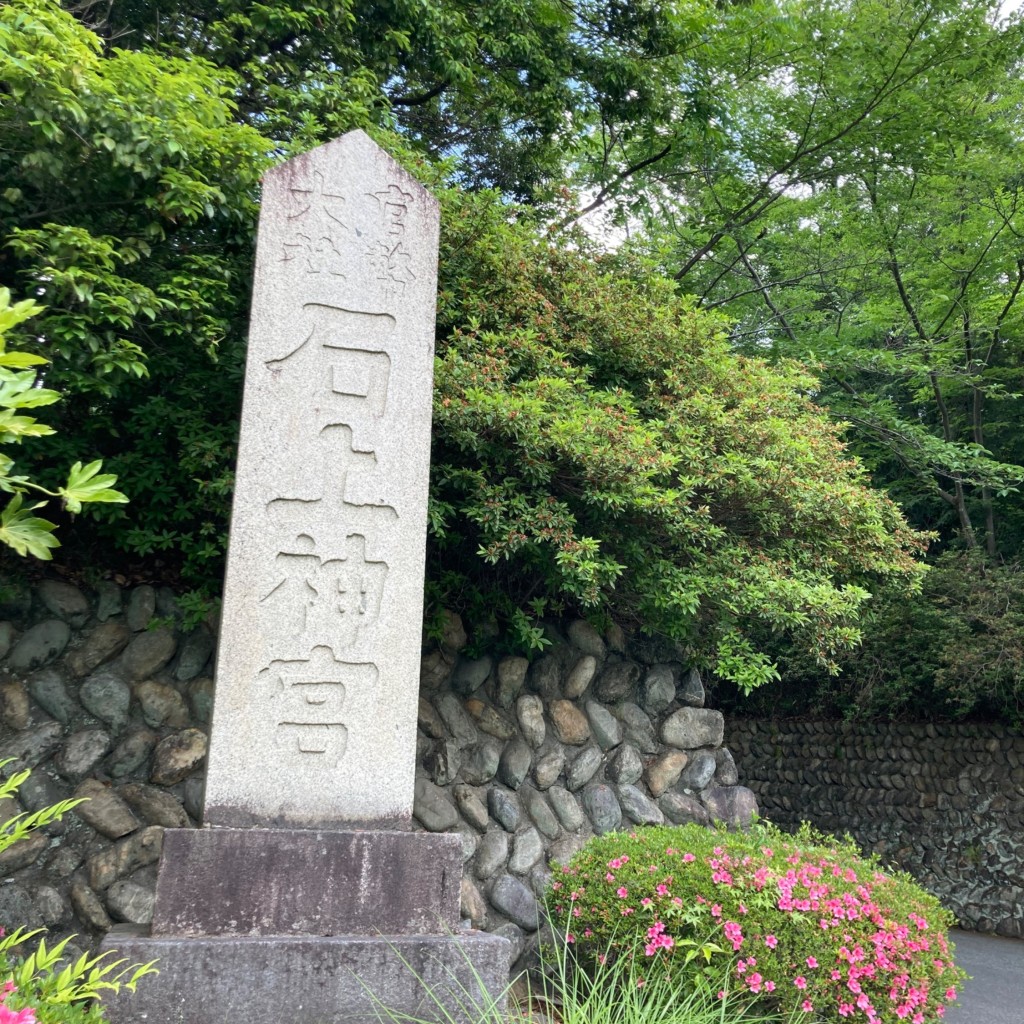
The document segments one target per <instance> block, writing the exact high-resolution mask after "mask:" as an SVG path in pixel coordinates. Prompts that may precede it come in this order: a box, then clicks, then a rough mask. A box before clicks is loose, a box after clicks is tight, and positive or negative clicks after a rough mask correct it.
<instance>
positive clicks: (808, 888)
mask: <svg viewBox="0 0 1024 1024" xmlns="http://www.w3.org/2000/svg"><path fill="white" fill-rule="evenodd" d="M551 895H552V899H551V904H552V911H553V917H554V920H555V922H556V923H557V924H558V925H559V926H560V927H562V926H564V927H565V928H567V929H568V930H569V931H570V933H571V934H570V935H569V938H570V941H571V942H572V943H573V946H574V948H575V949H576V950H577V955H578V956H579V957H580V958H581V960H582V961H583V962H584V963H586V962H589V963H594V962H597V961H600V959H601V958H603V957H605V956H606V955H607V954H608V953H609V952H611V953H612V954H613V955H616V956H622V955H625V956H627V957H632V958H634V959H638V958H640V957H643V958H644V959H645V960H647V961H648V962H650V963H651V965H652V969H653V968H654V967H655V965H657V966H658V967H664V968H666V969H667V970H669V971H670V972H672V973H673V974H675V973H676V972H678V974H679V976H680V977H681V978H686V977H697V976H699V975H700V974H701V973H702V972H705V971H706V970H707V969H708V968H706V967H705V966H704V961H703V959H702V958H699V957H697V958H695V957H694V956H693V955H692V954H693V951H694V948H695V947H694V945H693V943H694V942H697V943H699V944H705V945H706V944H707V939H708V937H709V936H710V937H711V939H712V941H713V942H714V944H716V945H718V946H720V947H722V948H724V949H726V950H729V951H731V952H732V953H733V954H734V955H735V957H736V958H737V959H736V961H735V964H734V966H733V967H732V972H733V974H734V978H735V981H734V984H737V985H739V986H742V987H745V988H746V989H747V991H748V992H749V993H750V994H751V995H753V996H756V997H758V998H760V999H761V1000H763V1001H764V1003H765V1004H767V1005H769V1006H773V1007H776V1008H778V1009H779V1010H781V1011H782V1012H786V1013H797V1014H799V1013H806V1014H808V1015H809V1016H808V1019H811V1020H823V1021H841V1020H844V1019H847V1020H854V1021H855V1020H867V1021H868V1022H879V1024H884V1022H896V1021H901V1020H908V1021H911V1022H912V1024H923V1022H924V1021H933V1020H935V1019H937V1018H938V1017H941V1016H942V1015H943V1013H944V1012H945V1005H946V1003H947V1002H948V1001H949V1000H951V999H953V998H955V995H956V990H957V987H958V986H959V985H960V983H961V982H962V980H963V978H964V974H963V972H962V971H961V970H960V969H959V968H957V967H956V966H955V965H954V963H953V957H952V953H953V950H952V946H951V945H950V944H949V942H948V941H947V937H946V932H947V929H948V928H949V926H950V924H951V923H952V915H951V914H950V913H949V912H948V911H946V910H944V909H943V908H942V907H941V906H940V905H939V903H938V901H937V900H936V899H935V898H934V897H932V896H930V895H929V894H927V893H925V892H924V891H923V890H922V889H921V888H919V887H918V886H917V885H916V883H914V881H913V880H912V879H911V878H910V877H909V876H908V875H905V874H901V873H891V872H885V871H883V870H882V869H881V867H880V865H879V863H878V861H877V858H874V857H869V858H865V857H862V856H861V855H860V854H859V853H858V851H857V849H856V847H854V846H853V844H852V843H851V842H848V841H847V842H843V843H840V842H837V841H835V840H832V839H831V838H829V837H825V836H821V835H818V834H815V833H813V832H812V831H811V830H810V829H809V828H808V827H806V826H805V827H804V829H802V830H801V831H800V833H798V834H797V835H796V836H788V835H786V834H785V833H782V832H780V831H779V830H777V829H775V828H773V827H771V826H767V825H757V826H755V827H754V828H752V829H751V830H750V831H749V832H745V833H733V832H724V831H712V830H708V829H704V828H702V827H700V826H697V825H687V826H684V827H681V828H678V827H677V828H672V827H657V828H649V829H644V830H642V831H638V832H632V833H629V834H626V833H611V834H608V835H605V836H601V837H599V838H597V839H594V840H592V841H591V842H590V843H588V844H587V846H586V847H585V848H584V849H583V850H582V851H581V852H580V853H579V854H577V855H576V857H574V858H573V860H572V861H571V862H570V863H569V864H568V865H566V866H565V867H564V868H563V869H562V874H561V875H560V876H559V875H557V874H556V876H555V880H554V881H553V882H552V894H551Z"/></svg>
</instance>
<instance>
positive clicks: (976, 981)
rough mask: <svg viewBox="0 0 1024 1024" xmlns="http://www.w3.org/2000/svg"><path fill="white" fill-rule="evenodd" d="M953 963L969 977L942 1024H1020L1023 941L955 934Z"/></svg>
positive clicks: (1023, 1001) (1023, 1009) (1023, 1011)
mask: <svg viewBox="0 0 1024 1024" xmlns="http://www.w3.org/2000/svg"><path fill="white" fill-rule="evenodd" d="M951 938H952V939H953V943H954V944H955V946H956V962H957V963H958V964H959V965H960V966H961V967H962V968H963V969H964V970H965V971H966V972H967V973H968V974H969V975H971V980H970V981H968V982H966V983H965V984H964V987H963V990H962V991H961V993H960V998H959V999H957V1001H956V1002H955V1003H953V1005H952V1006H951V1007H950V1008H949V1012H948V1013H947V1014H946V1016H945V1021H946V1024H1024V940H1021V939H1001V938H998V937H996V936H993V935H979V934H978V933H977V932H961V931H955V932H953V933H952V935H951Z"/></svg>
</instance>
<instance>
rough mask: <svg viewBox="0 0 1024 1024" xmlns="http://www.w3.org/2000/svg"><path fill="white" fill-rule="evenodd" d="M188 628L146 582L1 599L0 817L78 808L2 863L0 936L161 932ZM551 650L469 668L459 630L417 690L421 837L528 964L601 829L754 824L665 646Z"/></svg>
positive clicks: (196, 637)
mask: <svg viewBox="0 0 1024 1024" xmlns="http://www.w3.org/2000/svg"><path fill="white" fill-rule="evenodd" d="M182 622H183V617H182V614H181V611H180V608H179V607H178V604H177V602H176V600H175V595H174V594H173V593H172V592H171V591H170V590H168V589H166V588H156V587H152V586H148V585H141V586H136V587H120V586H118V585H117V584H116V583H113V582H110V581H105V582H102V583H100V584H98V585H97V586H96V587H95V588H87V587H79V586H75V585H72V584H70V583H67V582H64V581H60V580H55V579H54V580H45V581H42V582H40V583H38V584H36V585H35V586H33V587H32V588H22V589H18V588H15V589H8V590H7V591H5V592H3V593H2V594H0V760H5V759H9V761H10V763H9V764H8V765H7V766H6V767H5V768H3V769H0V772H2V774H4V775H5V776H9V775H10V774H11V773H12V772H13V771H15V770H17V769H21V768H28V769H30V770H31V775H30V776H29V779H28V781H27V782H25V783H24V785H23V786H22V787H21V790H20V793H19V795H18V799H17V800H9V801H7V802H6V803H5V804H4V803H3V802H2V801H0V821H6V820H8V819H9V818H10V817H12V816H13V815H14V814H16V813H18V812H20V811H22V810H25V811H34V810H38V809H39V808H41V807H45V806H48V805H51V804H53V803H55V802H56V801H58V800H63V799H68V798H73V797H86V798H87V802H86V803H83V804H81V805H80V806H79V807H78V808H77V809H76V810H74V811H73V812H71V813H70V814H68V815H67V816H66V817H65V818H64V820H63V821H61V822H58V823H55V824H53V825H51V826H49V827H48V828H47V829H46V830H45V832H43V833H41V834H37V835H36V836H35V837H34V838H32V839H30V840H27V841H25V842H21V843H18V844H16V845H14V846H11V847H10V848H8V849H7V850H6V851H4V852H2V853H0V926H3V927H5V928H12V927H16V926H27V927H47V928H49V929H50V930H51V932H52V933H53V936H54V937H55V938H57V937H62V936H66V935H69V934H72V933H75V934H77V935H78V938H77V939H75V942H76V943H80V944H81V945H82V946H87V945H89V944H91V943H92V942H93V941H95V940H98V939H99V938H100V937H102V935H103V934H104V933H105V932H106V930H107V929H109V928H110V927H111V925H112V924H113V923H115V922H119V921H120V922H129V923H134V924H145V923H147V922H148V921H149V920H150V919H151V917H152V913H153V894H154V888H155V882H156V870H157V862H158V860H159V856H160V851H161V848H162V839H163V830H164V829H165V828H180V827H192V826H195V825H197V824H198V822H199V820H200V817H201V813H202V794H203V772H204V767H205V765H204V759H205V754H206V742H207V730H208V723H209V720H210V710H211V705H212V700H213V662H214V655H215V647H216V636H215V630H214V626H213V624H212V623H209V622H207V623H201V624H199V625H197V626H195V627H194V628H190V629H184V628H183V626H182ZM410 628H416V627H415V625H414V624H410ZM551 639H552V641H553V642H552V645H551V646H550V647H548V648H547V649H546V650H545V652H544V653H543V654H542V655H540V656H539V657H536V658H535V659H533V660H532V661H527V659H525V658H519V657H498V656H491V655H488V654H483V655H480V656H477V657H470V656H468V655H467V654H466V653H465V651H466V646H467V637H466V634H465V632H464V630H463V628H462V624H461V622H460V621H459V619H458V617H457V616H448V617H447V619H446V628H445V630H444V635H443V637H442V638H441V640H440V642H439V643H438V644H436V645H432V646H431V647H429V648H428V649H427V650H425V652H424V656H423V660H422V672H421V679H420V713H419V733H418V740H417V779H416V793H415V803H414V814H415V820H414V827H416V828H420V829H425V830H429V831H435V832H441V831H451V832H459V833H460V834H461V836H462V839H463V850H464V861H465V871H464V879H463V886H462V914H463V919H464V923H465V924H466V925H467V926H469V925H472V926H475V927H478V928H484V929H486V930H489V931H496V932H500V933H502V934H504V935H506V936H508V937H509V938H511V939H512V940H513V942H514V944H515V946H516V948H517V950H518V951H520V952H523V953H525V952H528V950H529V948H530V947H531V946H532V945H533V944H534V943H535V941H536V936H537V931H538V926H539V902H538V901H539V898H540V897H541V895H542V893H543V891H544V888H545V886H546V884H547V879H548V876H549V871H550V867H549V865H550V863H551V862H552V861H555V862H562V861H565V860H566V859H568V858H569V857H570V856H571V855H572V854H573V853H574V852H575V851H576V850H578V849H579V848H580V847H581V846H582V844H583V843H584V842H585V841H586V839H587V838H588V837H589V836H591V835H594V834H595V833H602V832H605V831H608V830H610V829H614V828H618V827H620V826H622V827H628V826H630V825H632V824H646V823H656V822H657V823H660V822H662V821H672V822H677V823H682V822H688V821H697V822H702V823H708V822H709V821H710V820H711V819H712V818H715V819H720V820H724V821H728V822H730V823H732V824H735V825H742V824H744V823H746V822H749V821H750V819H751V817H752V815H753V813H754V811H755V809H756V805H755V803H754V799H753V794H752V793H751V792H750V790H749V789H746V788H745V787H743V786H740V785H738V784H737V783H738V776H737V772H736V765H735V763H734V761H733V758H732V755H731V754H730V752H729V750H728V748H727V747H725V746H724V745H723V726H724V722H723V718H722V715H721V714H720V713H719V712H717V711H712V710H709V709H707V708H705V707H704V688H703V686H702V684H701V680H700V676H699V675H698V673H697V672H696V671H693V670H690V669H688V668H687V667H686V666H685V665H683V664H682V663H681V662H679V661H678V660H675V659H674V652H673V651H672V650H666V649H661V650H659V649H657V648H654V647H650V646H644V645H642V644H639V643H629V642H628V641H627V638H626V637H625V635H624V634H623V633H622V632H621V631H620V630H617V629H614V628H613V629H612V630H610V631H609V632H608V633H607V634H605V635H603V636H602V635H600V634H599V633H598V632H597V631H596V630H594V629H593V628H592V627H591V626H589V625H588V624H587V623H585V622H574V623H571V624H570V625H569V626H568V628H567V630H566V632H565V634H564V635H563V634H561V633H559V632H558V631H557V630H552V632H551ZM381 713H382V714H386V713H387V709H386V708H382V709H381Z"/></svg>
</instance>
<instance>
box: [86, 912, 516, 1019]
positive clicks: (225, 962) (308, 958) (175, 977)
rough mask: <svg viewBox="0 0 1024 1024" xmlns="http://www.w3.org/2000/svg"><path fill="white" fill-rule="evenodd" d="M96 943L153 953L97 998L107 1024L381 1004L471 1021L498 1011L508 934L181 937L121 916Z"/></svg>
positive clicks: (341, 1011) (371, 1009)
mask: <svg viewBox="0 0 1024 1024" xmlns="http://www.w3.org/2000/svg"><path fill="white" fill-rule="evenodd" d="M102 948H103V949H104V950H107V949H111V950H116V951H117V955H118V957H126V958H127V959H128V962H129V963H135V962H142V963H145V962H149V961H150V960H153V959H157V960H158V961H159V962H158V963H157V968H158V969H159V971H160V974H159V975H157V976H155V977H153V976H150V977H146V978H143V979H142V980H141V981H140V982H139V985H138V990H137V991H136V992H135V993H130V992H122V993H121V994H119V995H116V996H112V995H109V994H107V995H105V996H104V997H103V1006H104V1009H105V1011H106V1013H107V1016H108V1018H109V1020H110V1022H111V1024H251V1022H255V1021H263V1020H266V1021H273V1022H274V1024H381V1022H382V1021H384V1022H386V1021H387V1020H388V1017H387V1014H386V1011H387V1010H389V1009H390V1010H392V1011H394V1012H395V1013H396V1014H397V1015H398V1016H396V1020H403V1021H407V1020H409V1019H410V1018H413V1019H415V1020H420V1021H438V1022H444V1024H476V1022H481V1021H483V1020H484V1017H485V1013H486V1011H487V1008H488V1007H489V1006H491V1005H492V1003H494V1001H495V1000H497V1004H496V1005H494V1012H492V1013H491V1014H490V1015H489V1016H488V1018H487V1019H488V1021H489V1022H490V1024H499V1022H500V1020H501V1019H502V1018H503V1016H504V996H503V995H501V994H502V993H503V992H504V990H505V987H506V986H507V984H508V970H509V962H508V961H509V949H508V942H507V940H505V939H503V938H500V937H499V936H496V935H488V934H486V933H485V932H463V933H460V934H458V935H454V936H440V935H415V936H410V935H399V936H381V937H378V938H370V937H369V936H365V935H361V936H337V937H333V938H325V937H319V938H299V937H295V936H265V937H260V938H237V937H227V936H218V937H216V938H201V939H197V938H187V939H182V938H169V937H150V936H145V935H140V934H138V931H137V930H134V931H133V929H131V928H130V927H128V926H123V925H122V926H118V927H116V928H114V929H113V930H112V931H111V932H110V934H109V935H108V936H107V937H106V938H105V939H104V940H103V946H102ZM499 995H501V998H500V999H498V997H499Z"/></svg>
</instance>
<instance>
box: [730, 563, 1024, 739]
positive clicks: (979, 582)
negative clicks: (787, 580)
mask: <svg viewBox="0 0 1024 1024" xmlns="http://www.w3.org/2000/svg"><path fill="white" fill-rule="evenodd" d="M1022 609H1024V569H1022V567H1021V565H1020V564H1019V563H1013V562H1007V563H1001V562H993V561H992V560H991V559H989V558H988V557H987V556H986V555H985V554H984V553H983V552H981V551H978V550H973V551H947V552H946V553H944V554H943V555H942V556H941V557H939V558H938V559H937V560H936V561H935V563H934V565H933V567H932V568H931V569H930V571H929V572H928V573H927V575H926V576H925V580H924V586H923V588H922V591H921V593H920V594H916V595H913V596H910V597H907V596H906V595H898V596H897V595H892V594H890V595H882V596H880V597H878V598H877V599H876V600H875V601H873V602H872V603H871V605H869V606H868V608H867V609H866V610H865V612H864V614H863V616H862V619H861V628H862V631H863V635H864V639H863V643H862V644H861V645H860V646H858V647H857V648H855V649H853V650H851V651H848V652H845V653H844V654H842V655H841V656H840V657H839V659H838V661H839V664H840V666H841V668H842V672H841V673H840V674H839V675H837V676H829V677H824V676H823V675H822V672H821V670H820V668H819V667H818V666H817V665H816V664H814V662H813V659H811V658H809V657H807V655H806V654H805V653H804V652H802V651H800V650H799V649H797V648H796V647H795V646H793V645H784V646H783V647H781V648H780V647H778V646H776V647H774V648H773V651H774V652H775V653H776V654H778V655H779V656H780V662H779V668H780V671H781V673H782V676H783V678H784V680H785V682H784V684H783V685H782V686H781V687H780V688H775V687H772V688H770V689H769V690H766V691H765V692H764V693H762V694H759V695H756V696H754V697H748V696H746V695H741V694H740V693H739V692H738V691H737V689H736V688H735V687H734V686H731V685H730V684H723V685H721V686H720V687H719V689H718V692H717V693H716V695H715V696H716V702H717V703H718V704H719V706H726V707H729V708H732V709H738V708H742V709H743V711H744V713H747V714H749V713H763V714H772V715H774V714H805V713H807V712H808V711H810V712H812V713H814V714H818V715H825V716H830V717H831V716H835V717H841V718H876V719H894V718H902V719H912V720H913V719H916V720H921V719H930V718H937V717H941V718H961V717H964V716H967V715H970V716H974V717H980V718H984V719H993V718H997V719H1000V720H1002V721H1005V722H1007V723H1008V724H1010V725H1011V726H1013V727H1014V728H1017V729H1020V728H1021V727H1022V726H1024V613H1022Z"/></svg>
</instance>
